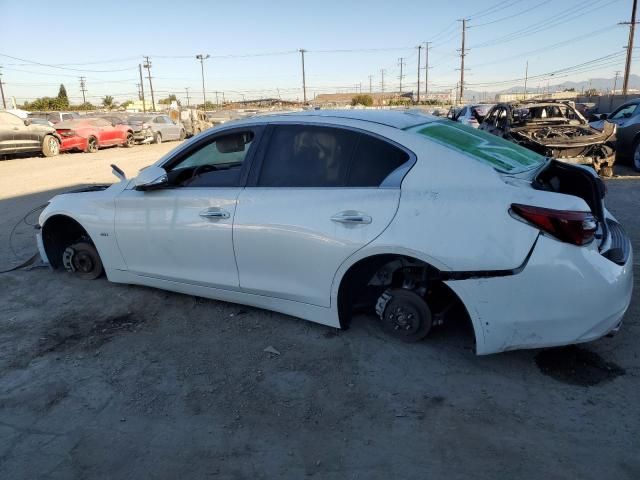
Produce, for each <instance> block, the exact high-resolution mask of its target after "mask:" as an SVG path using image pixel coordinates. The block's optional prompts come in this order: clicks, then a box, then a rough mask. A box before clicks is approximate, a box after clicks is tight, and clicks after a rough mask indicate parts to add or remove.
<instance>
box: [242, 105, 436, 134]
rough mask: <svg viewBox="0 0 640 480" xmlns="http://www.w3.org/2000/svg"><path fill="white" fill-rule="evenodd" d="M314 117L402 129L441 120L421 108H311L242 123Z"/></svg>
mask: <svg viewBox="0 0 640 480" xmlns="http://www.w3.org/2000/svg"><path fill="white" fill-rule="evenodd" d="M314 118H318V119H335V120H338V121H339V120H359V121H364V122H370V123H376V124H379V125H385V126H387V127H392V128H397V129H400V130H404V129H407V128H411V127H414V126H416V125H423V124H425V123H429V122H433V121H437V120H439V119H438V118H437V117H433V116H431V115H426V114H423V113H422V112H421V111H419V110H309V111H304V112H293V113H282V114H273V115H263V116H258V117H248V118H246V119H242V123H245V122H250V123H269V122H273V121H295V120H302V121H304V122H309V121H313V119H314ZM336 123H339V122H336Z"/></svg>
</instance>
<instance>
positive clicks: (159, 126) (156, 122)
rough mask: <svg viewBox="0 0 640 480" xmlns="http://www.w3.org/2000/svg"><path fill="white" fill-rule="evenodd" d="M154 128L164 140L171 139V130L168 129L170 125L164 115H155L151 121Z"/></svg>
mask: <svg viewBox="0 0 640 480" xmlns="http://www.w3.org/2000/svg"><path fill="white" fill-rule="evenodd" d="M151 125H152V128H153V130H154V131H156V132H160V135H162V141H166V140H171V132H170V131H169V130H168V127H169V125H167V123H166V122H165V121H164V115H158V116H157V117H154V119H153V120H152V122H151Z"/></svg>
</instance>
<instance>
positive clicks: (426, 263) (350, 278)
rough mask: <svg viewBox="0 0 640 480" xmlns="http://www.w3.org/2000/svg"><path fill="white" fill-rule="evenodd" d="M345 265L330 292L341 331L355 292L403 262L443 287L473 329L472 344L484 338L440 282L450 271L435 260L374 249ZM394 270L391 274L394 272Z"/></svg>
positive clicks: (462, 305) (392, 250)
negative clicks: (418, 269)
mask: <svg viewBox="0 0 640 480" xmlns="http://www.w3.org/2000/svg"><path fill="white" fill-rule="evenodd" d="M350 260H351V261H350V262H345V263H344V264H343V265H342V266H341V267H340V269H339V271H338V272H337V273H336V276H335V278H334V283H333V289H332V302H331V303H332V305H334V306H335V307H334V308H335V311H336V314H337V317H338V321H339V324H340V328H343V329H346V328H348V327H349V323H350V320H351V306H352V304H351V302H353V301H354V299H356V298H357V296H358V293H359V292H358V290H357V289H358V288H363V283H364V286H366V283H368V282H369V281H370V280H371V279H372V278H373V277H374V275H376V274H377V273H378V272H379V271H380V270H381V269H382V268H384V267H386V266H387V265H390V264H392V263H393V262H396V261H397V260H402V262H404V263H406V264H411V265H413V266H415V267H418V268H423V269H425V272H428V274H429V275H431V276H432V277H433V279H434V280H433V281H434V282H436V283H437V285H438V286H442V288H444V289H445V290H446V291H447V292H449V294H450V295H451V296H452V298H454V299H455V301H456V302H457V303H458V304H459V305H460V307H461V308H462V310H463V311H464V314H465V317H466V319H465V321H466V322H467V323H468V324H469V326H470V327H471V328H472V330H473V333H474V340H475V341H476V342H481V341H482V340H483V338H484V334H483V331H482V326H481V325H479V324H477V322H476V320H475V319H474V318H473V317H472V316H471V315H470V314H469V307H468V306H467V305H466V304H465V303H464V301H463V300H462V298H461V297H460V296H459V295H458V294H457V293H456V291H455V290H454V289H452V288H451V287H449V286H448V285H447V283H446V282H445V281H444V279H440V278H439V277H442V276H443V275H441V274H442V273H443V272H446V271H447V270H449V269H448V268H447V267H446V266H445V265H443V264H441V263H439V262H437V261H436V260H435V259H430V258H426V257H425V256H424V255H421V254H419V253H417V252H412V251H406V250H404V249H397V248H393V249H386V250H385V249H383V250H380V249H376V250H375V251H371V252H368V253H367V254H364V253H361V254H360V255H358V256H357V257H353V258H351V259H350ZM395 271H396V270H394V272H395Z"/></svg>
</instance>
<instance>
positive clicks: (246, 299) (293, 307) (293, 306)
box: [106, 270, 340, 328]
mask: <svg viewBox="0 0 640 480" xmlns="http://www.w3.org/2000/svg"><path fill="white" fill-rule="evenodd" d="M106 273H107V278H108V279H109V281H111V282H114V283H129V284H133V285H143V286H146V287H153V288H159V289H161V290H169V291H171V292H178V293H184V294H186V295H194V296H196V297H204V298H210V299H212V300H221V301H223V302H231V303H238V304H240V305H248V306H251V307H258V308H264V309H266V310H271V311H274V312H279V313H283V314H285V315H291V316H293V317H298V318H302V319H304V320H309V321H311V322H315V323H319V324H321V325H327V326H330V327H334V328H340V321H339V320H338V313H337V312H336V311H334V310H333V309H332V308H325V307H318V306H317V305H311V304H308V303H301V302H294V301H292V300H283V299H280V298H273V297H267V296H264V295H256V294H253V293H246V292H241V291H235V290H225V289H222V288H213V287H205V286H202V285H193V284H189V283H182V282H175V281H172V280H164V279H160V278H155V277H146V276H142V275H135V274H132V273H130V272H126V271H123V270H107V271H106Z"/></svg>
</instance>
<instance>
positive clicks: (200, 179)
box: [165, 130, 254, 187]
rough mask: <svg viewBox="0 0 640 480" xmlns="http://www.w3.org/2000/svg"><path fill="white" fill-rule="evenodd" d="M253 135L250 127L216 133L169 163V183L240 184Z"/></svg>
mask: <svg viewBox="0 0 640 480" xmlns="http://www.w3.org/2000/svg"><path fill="white" fill-rule="evenodd" d="M253 138H254V133H253V132H252V131H250V130H249V131H243V132H233V133H228V134H223V135H221V136H217V137H215V138H214V139H213V140H212V141H211V142H208V143H206V144H205V145H202V146H201V147H198V148H197V149H195V150H193V151H191V152H189V153H188V154H186V156H184V157H183V158H181V159H180V160H178V162H177V163H175V164H173V165H170V166H165V170H167V176H168V178H169V183H170V184H172V185H175V186H182V187H234V186H237V185H238V184H239V182H240V175H241V171H242V167H243V165H244V162H245V159H246V157H247V154H248V152H249V149H250V148H251V145H252V142H253Z"/></svg>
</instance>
